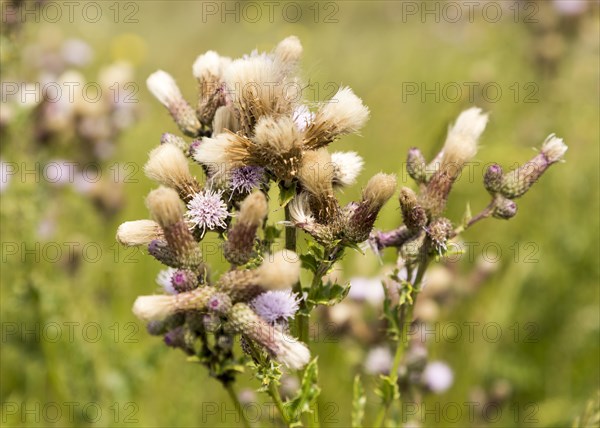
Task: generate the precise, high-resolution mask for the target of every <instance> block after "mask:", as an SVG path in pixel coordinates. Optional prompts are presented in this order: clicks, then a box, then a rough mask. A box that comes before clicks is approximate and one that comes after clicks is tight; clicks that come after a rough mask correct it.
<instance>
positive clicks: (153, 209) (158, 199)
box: [146, 186, 183, 228]
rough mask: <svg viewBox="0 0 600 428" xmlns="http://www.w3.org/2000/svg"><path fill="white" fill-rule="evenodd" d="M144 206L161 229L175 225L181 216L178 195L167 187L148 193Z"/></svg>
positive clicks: (181, 211) (181, 210)
mask: <svg viewBox="0 0 600 428" xmlns="http://www.w3.org/2000/svg"><path fill="white" fill-rule="evenodd" d="M146 206H147V207H148V210H149V211H150V213H151V214H152V217H153V218H154V219H155V220H156V221H157V222H158V224H160V225H161V227H163V228H165V227H169V226H171V225H173V224H175V223H177V222H178V221H180V220H181V219H182V216H183V206H182V204H181V200H180V199H179V195H178V194H177V192H176V191H175V190H173V189H170V188H168V187H162V186H161V187H159V188H158V189H155V190H152V191H151V192H150V193H148V196H147V197H146Z"/></svg>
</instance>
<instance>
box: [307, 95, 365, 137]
mask: <svg viewBox="0 0 600 428" xmlns="http://www.w3.org/2000/svg"><path fill="white" fill-rule="evenodd" d="M368 119H369V109H368V108H367V107H366V106H365V105H364V104H363V103H362V100H361V99H360V98H358V97H357V96H356V95H355V94H354V92H352V89H350V88H348V87H343V88H340V90H339V91H338V92H337V93H336V94H335V95H334V96H333V98H331V99H330V100H329V101H328V102H326V103H325V104H324V105H323V106H322V107H321V108H320V109H319V110H318V111H317V112H316V113H315V117H314V120H313V122H312V123H311V124H310V125H309V126H308V128H307V130H306V135H305V138H304V141H305V144H306V146H307V147H310V148H318V147H323V146H325V145H327V144H329V143H331V142H332V141H333V140H334V139H336V138H337V137H338V136H340V135H344V134H351V133H354V132H358V131H359V130H360V129H361V128H362V127H363V126H364V124H365V123H366V122H367V120H368Z"/></svg>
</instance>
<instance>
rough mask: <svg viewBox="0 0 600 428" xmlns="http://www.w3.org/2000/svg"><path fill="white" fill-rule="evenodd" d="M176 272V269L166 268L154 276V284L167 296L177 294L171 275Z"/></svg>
mask: <svg viewBox="0 0 600 428" xmlns="http://www.w3.org/2000/svg"><path fill="white" fill-rule="evenodd" d="M175 272H177V269H173V268H171V267H170V268H167V269H163V270H161V271H160V272H159V273H158V275H156V283H157V284H158V285H160V286H161V288H162V289H163V291H164V292H165V293H167V294H177V290H175V288H174V287H173V282H172V279H173V274H174V273H175Z"/></svg>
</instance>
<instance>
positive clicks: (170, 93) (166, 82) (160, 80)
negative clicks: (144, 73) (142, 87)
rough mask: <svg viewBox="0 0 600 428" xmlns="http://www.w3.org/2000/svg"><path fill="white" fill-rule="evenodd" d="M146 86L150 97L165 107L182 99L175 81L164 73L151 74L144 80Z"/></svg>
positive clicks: (160, 71)
mask: <svg viewBox="0 0 600 428" xmlns="http://www.w3.org/2000/svg"><path fill="white" fill-rule="evenodd" d="M146 85H147V86H148V90H150V92H152V95H154V96H155V97H156V99H157V100H158V101H160V103H161V104H163V105H164V106H165V107H169V106H171V105H173V103H176V102H178V101H180V100H182V99H183V95H181V91H180V90H179V87H178V86H177V83H176V82H175V79H173V76H171V75H170V74H169V73H167V72H166V71H163V70H158V71H155V72H154V73H152V74H151V75H150V76H149V77H148V79H147V80H146Z"/></svg>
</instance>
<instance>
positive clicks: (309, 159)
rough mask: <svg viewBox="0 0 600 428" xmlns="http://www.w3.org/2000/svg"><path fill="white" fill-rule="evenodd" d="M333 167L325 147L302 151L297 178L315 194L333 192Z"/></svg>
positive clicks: (320, 194) (329, 193)
mask: <svg viewBox="0 0 600 428" xmlns="http://www.w3.org/2000/svg"><path fill="white" fill-rule="evenodd" d="M334 173H335V167H334V164H333V162H332V161H331V155H330V154H329V152H328V151H327V149H326V148H322V149H318V150H308V151H306V152H305V153H304V156H303V159H302V163H301V165H300V171H299V173H298V178H299V179H300V183H301V184H302V186H303V187H304V188H305V189H306V190H307V191H308V192H310V193H312V194H313V195H316V196H322V195H331V194H332V193H333V185H332V181H333V176H334Z"/></svg>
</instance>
